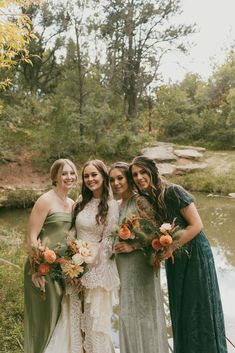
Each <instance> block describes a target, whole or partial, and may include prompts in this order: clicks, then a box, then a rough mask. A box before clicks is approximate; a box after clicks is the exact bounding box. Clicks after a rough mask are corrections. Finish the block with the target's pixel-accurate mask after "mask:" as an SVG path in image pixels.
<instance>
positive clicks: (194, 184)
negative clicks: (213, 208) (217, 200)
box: [167, 168, 235, 195]
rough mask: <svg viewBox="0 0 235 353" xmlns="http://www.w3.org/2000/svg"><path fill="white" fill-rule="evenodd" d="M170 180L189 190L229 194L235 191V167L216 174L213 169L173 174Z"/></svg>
mask: <svg viewBox="0 0 235 353" xmlns="http://www.w3.org/2000/svg"><path fill="white" fill-rule="evenodd" d="M167 179H168V180H170V181H172V182H174V183H176V184H180V185H182V186H183V187H184V188H185V189H187V190H189V191H200V192H205V193H212V194H219V195H228V194H229V193H231V192H235V169H234V168H232V169H230V171H229V172H226V173H224V174H217V175H215V174H214V173H213V172H212V171H211V170H208V169H207V170H204V171H200V172H195V173H187V174H185V175H173V176H171V177H168V178H167Z"/></svg>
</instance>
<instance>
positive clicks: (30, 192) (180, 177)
mask: <svg viewBox="0 0 235 353" xmlns="http://www.w3.org/2000/svg"><path fill="white" fill-rule="evenodd" d="M203 163H205V164H206V167H205V168H204V169H201V170H196V171H194V172H186V173H184V174H174V173H173V174H171V175H167V179H168V180H170V181H172V182H174V183H177V184H180V185H182V186H184V187H185V188H186V189H187V190H189V191H191V192H203V193H207V194H213V195H223V196H228V195H229V194H230V193H234V192H235V152H234V151H206V152H205V153H204V156H203ZM159 165H161V163H159ZM79 167H80V166H78V169H80V168H79ZM48 176H49V167H48V168H45V167H44V168H39V167H37V168H35V167H34V166H33V163H32V156H30V155H21V156H19V157H17V158H15V159H14V158H12V159H9V160H8V161H6V162H5V163H1V164H0V208H28V207H31V206H32V205H33V203H34V202H35V200H36V199H37V198H38V197H39V196H40V195H41V194H42V193H43V192H44V191H45V190H48V189H49V188H50V187H51V184H50V180H49V177H48ZM77 192H78V190H76V191H74V192H73V193H72V195H71V196H72V197H73V198H76V195H77Z"/></svg>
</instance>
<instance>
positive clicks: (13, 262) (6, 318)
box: [0, 227, 25, 353]
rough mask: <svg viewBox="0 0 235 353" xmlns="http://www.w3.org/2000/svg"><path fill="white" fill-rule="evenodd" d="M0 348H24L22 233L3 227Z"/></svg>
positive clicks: (7, 352) (0, 242) (4, 350)
mask: <svg viewBox="0 0 235 353" xmlns="http://www.w3.org/2000/svg"><path fill="white" fill-rule="evenodd" d="M0 234H1V236H0V321H1V326H0V347H1V348H0V352H1V353H13V352H14V353H20V352H23V271H22V269H23V266H24V261H25V249H24V241H23V239H24V236H23V234H22V233H20V232H18V231H15V230H9V229H4V228H3V227H1V228H0Z"/></svg>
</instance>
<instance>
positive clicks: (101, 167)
mask: <svg viewBox="0 0 235 353" xmlns="http://www.w3.org/2000/svg"><path fill="white" fill-rule="evenodd" d="M89 165H93V166H94V167H95V168H96V169H97V171H98V172H99V173H100V174H101V176H102V177H103V190H102V193H101V197H100V202H99V205H98V213H97V215H96V217H95V218H96V222H97V224H100V223H101V224H104V223H105V221H106V218H107V214H108V210H109V205H108V200H109V197H110V184H109V175H108V170H107V167H106V165H105V164H104V163H103V162H102V161H100V160H99V159H94V160H92V161H88V162H87V163H85V164H84V166H83V169H82V188H81V196H82V198H81V200H78V201H77V202H75V205H74V208H73V221H72V226H74V225H75V220H76V217H77V215H78V213H79V212H81V211H82V210H83V209H84V207H85V206H86V204H87V203H88V202H89V201H90V200H91V199H92V197H93V193H92V191H91V190H90V189H88V187H87V186H86V184H85V182H84V170H85V168H86V167H87V166H89Z"/></svg>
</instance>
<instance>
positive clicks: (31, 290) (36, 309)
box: [24, 212, 72, 353]
mask: <svg viewBox="0 0 235 353" xmlns="http://www.w3.org/2000/svg"><path fill="white" fill-rule="evenodd" d="M71 220H72V217H71V214H70V213H64V212H56V213H53V214H51V215H49V216H48V217H47V218H46V220H45V223H44V225H43V228H42V231H41V233H40V234H39V238H40V239H41V240H42V241H43V240H44V241H45V240H46V244H47V246H48V247H49V248H50V249H53V248H54V247H55V246H56V245H58V243H59V242H60V243H61V244H64V245H65V234H66V232H67V231H68V230H69V229H70V226H71ZM41 294H42V293H41V291H40V289H38V288H36V287H35V286H34V285H33V283H32V280H31V267H30V263H29V260H27V262H26V265H25V273H24V302H25V308H24V309H25V310H24V315H25V317H24V323H25V338H24V353H43V352H44V351H45V348H46V346H47V345H48V343H49V341H50V339H51V336H52V333H53V331H54V329H55V326H56V323H57V321H58V318H59V315H60V310H61V300H62V296H63V289H62V287H61V285H59V284H58V283H56V285H55V282H54V281H53V280H52V279H51V278H50V277H49V276H46V293H45V300H43V299H42V295H41Z"/></svg>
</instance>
